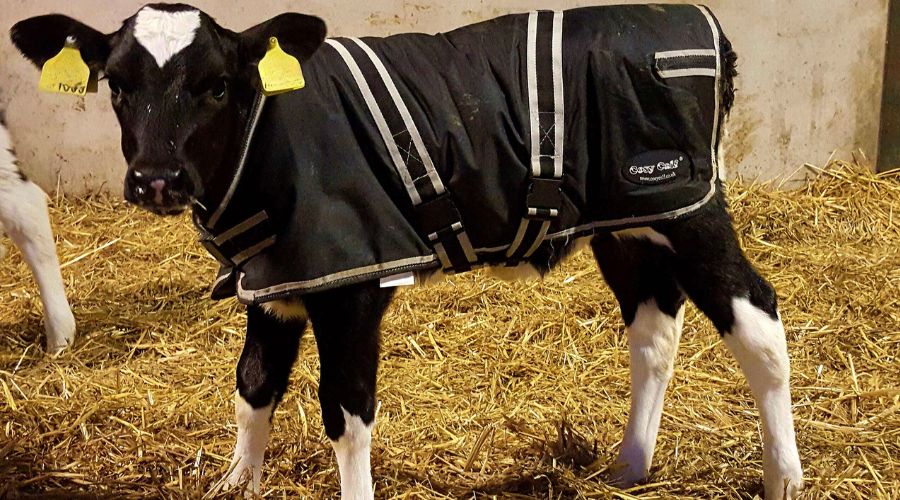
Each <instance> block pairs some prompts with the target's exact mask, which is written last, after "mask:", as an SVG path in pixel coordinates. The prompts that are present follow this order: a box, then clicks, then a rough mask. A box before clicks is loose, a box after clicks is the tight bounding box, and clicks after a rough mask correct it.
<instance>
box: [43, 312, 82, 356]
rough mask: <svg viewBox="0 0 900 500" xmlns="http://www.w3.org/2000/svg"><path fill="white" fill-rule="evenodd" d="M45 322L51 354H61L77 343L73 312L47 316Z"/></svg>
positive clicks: (48, 348)
mask: <svg viewBox="0 0 900 500" xmlns="http://www.w3.org/2000/svg"><path fill="white" fill-rule="evenodd" d="M45 321H46V322H47V325H46V331H47V352H48V353H49V354H52V355H56V354H59V353H61V352H62V351H64V350H65V349H66V348H68V347H70V346H71V345H72V344H73V343H74V342H75V317H74V316H72V311H71V310H69V309H66V310H65V311H62V312H58V313H55V314H53V315H47V317H46V318H45Z"/></svg>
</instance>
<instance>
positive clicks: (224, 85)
mask: <svg viewBox="0 0 900 500" xmlns="http://www.w3.org/2000/svg"><path fill="white" fill-rule="evenodd" d="M227 90H228V82H226V81H225V79H224V78H219V79H218V80H216V81H215V82H214V83H213V85H212V87H210V89H209V94H210V95H211V96H213V99H215V100H217V101H221V100H222V99H225V92H226V91H227Z"/></svg>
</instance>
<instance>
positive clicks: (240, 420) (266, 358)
mask: <svg viewBox="0 0 900 500" xmlns="http://www.w3.org/2000/svg"><path fill="white" fill-rule="evenodd" d="M305 327H306V318H305V316H304V315H294V316H284V315H278V317H276V315H275V314H273V313H272V312H271V311H269V312H267V311H266V310H264V309H263V308H262V307H259V306H250V307H248V308H247V338H246V340H245V341H244V350H243V352H241V359H240V361H238V366H237V392H236V393H235V396H234V406H235V416H236V417H237V428H238V430H237V443H236V444H235V447H234V458H233V459H232V462H231V467H230V470H231V472H230V473H229V474H228V476H227V478H226V483H227V484H228V485H230V486H232V487H234V486H238V485H243V484H245V483H246V482H249V483H248V486H247V490H248V491H249V492H253V493H256V492H258V491H259V484H260V479H261V477H262V464H263V457H264V455H265V451H266V444H267V443H268V440H269V430H270V428H271V421H272V414H273V412H274V411H275V407H276V406H277V405H278V403H279V402H280V401H281V397H282V396H283V395H284V391H285V390H286V389H287V384H288V377H289V376H290V373H291V367H292V366H293V364H294V361H295V360H296V359H297V350H298V349H299V346H300V337H301V336H302V334H303V329H304V328H305Z"/></svg>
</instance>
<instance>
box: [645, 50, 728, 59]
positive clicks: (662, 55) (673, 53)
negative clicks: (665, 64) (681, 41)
mask: <svg viewBox="0 0 900 500" xmlns="http://www.w3.org/2000/svg"><path fill="white" fill-rule="evenodd" d="M717 55H718V53H717V52H716V49H686V50H667V51H664V52H657V53H656V58H657V59H668V58H671V57H692V56H717Z"/></svg>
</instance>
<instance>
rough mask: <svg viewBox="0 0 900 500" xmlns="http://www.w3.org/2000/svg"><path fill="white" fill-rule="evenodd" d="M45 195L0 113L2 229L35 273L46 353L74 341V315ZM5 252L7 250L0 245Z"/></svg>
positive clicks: (0, 214) (0, 223)
mask: <svg viewBox="0 0 900 500" xmlns="http://www.w3.org/2000/svg"><path fill="white" fill-rule="evenodd" d="M46 198H47V196H46V195H45V194H44V192H43V191H41V188H39V187H37V185H36V184H34V183H33V182H31V181H29V180H28V179H27V178H26V177H25V175H24V174H22V172H21V171H20V170H19V161H18V160H17V159H16V154H15V149H14V148H13V143H12V139H11V138H10V136H9V131H8V130H7V129H6V124H5V123H4V121H3V117H2V112H0V231H5V232H6V233H7V234H9V237H10V239H12V241H13V243H15V244H16V246H17V247H19V250H21V251H22V256H23V257H24V258H25V262H26V263H27V264H28V267H29V268H31V272H32V273H34V279H35V280H36V281H37V284H38V287H39V288H40V292H41V302H42V303H43V304H44V322H45V330H46V332H47V352H50V353H53V354H56V353H59V352H60V351H62V350H63V349H65V348H66V347H67V346H69V345H70V344H72V342H74V341H75V318H74V316H72V310H71V309H70V308H69V301H68V300H66V290H65V288H64V287H63V279H62V275H61V274H60V272H59V261H58V260H57V257H56V246H55V244H54V242H53V233H52V232H51V230H50V219H49V218H48V217H47V200H46ZM2 253H5V249H4V248H3V247H2V246H0V254H2Z"/></svg>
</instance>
